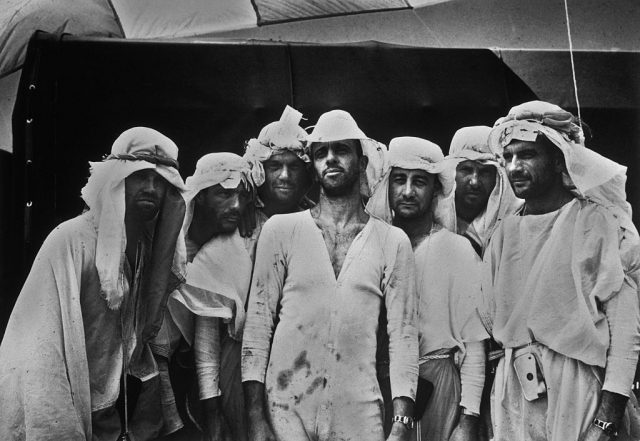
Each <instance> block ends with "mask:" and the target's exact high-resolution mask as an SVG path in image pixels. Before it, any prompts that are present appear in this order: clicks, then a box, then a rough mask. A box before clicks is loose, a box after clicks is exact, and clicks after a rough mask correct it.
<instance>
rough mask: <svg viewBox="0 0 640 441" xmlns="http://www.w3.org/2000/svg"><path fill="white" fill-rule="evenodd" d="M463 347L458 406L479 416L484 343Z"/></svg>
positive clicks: (473, 343)
mask: <svg viewBox="0 0 640 441" xmlns="http://www.w3.org/2000/svg"><path fill="white" fill-rule="evenodd" d="M464 346H465V356H464V359H463V360H462V366H461V367H460V383H461V385H462V392H461V398H460V406H462V407H464V408H465V409H467V410H469V411H471V412H474V413H477V414H479V413H480V401H481V399H482V389H483V387H484V375H485V354H484V341H476V342H472V343H465V345H464Z"/></svg>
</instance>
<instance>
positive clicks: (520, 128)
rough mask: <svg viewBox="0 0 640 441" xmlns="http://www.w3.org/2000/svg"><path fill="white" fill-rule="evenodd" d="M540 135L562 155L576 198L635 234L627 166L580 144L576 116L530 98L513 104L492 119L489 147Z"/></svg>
mask: <svg viewBox="0 0 640 441" xmlns="http://www.w3.org/2000/svg"><path fill="white" fill-rule="evenodd" d="M538 135H544V136H545V137H546V138H547V139H548V140H549V141H551V143H553V144H554V145H555V146H556V147H558V148H559V149H560V150H561V151H562V154H563V156H564V160H565V164H566V166H567V172H566V173H563V182H564V184H565V186H566V187H567V188H568V189H569V190H570V191H571V192H572V193H573V194H574V195H575V196H577V197H578V198H582V199H588V200H591V201H593V202H595V203H597V204H599V205H602V206H604V207H606V208H608V209H610V210H611V211H612V212H613V214H614V215H615V217H616V219H617V220H618V222H619V223H620V226H621V227H623V228H624V229H626V230H628V231H632V232H634V234H635V235H637V231H636V229H635V226H634V225H633V223H632V221H631V206H630V205H629V203H628V202H627V200H626V192H625V183H626V180H627V176H626V174H627V168H626V167H624V166H622V165H620V164H618V163H616V162H614V161H612V160H610V159H608V158H605V157H604V156H602V155H600V154H598V153H596V152H594V151H593V150H590V149H588V148H587V147H585V146H584V134H583V131H582V128H581V127H580V125H579V123H578V121H577V118H575V117H574V116H573V115H572V114H571V113H570V112H567V111H565V110H563V109H562V108H560V107H559V106H556V105H555V104H551V103H547V102H544V101H530V102H527V103H523V104H520V105H518V106H515V107H513V108H512V109H511V110H510V111H509V114H508V115H507V116H505V117H503V118H500V119H498V120H497V121H496V123H495V125H494V127H493V130H492V131H491V133H490V135H489V147H490V148H491V150H492V151H493V152H494V153H496V154H499V155H502V152H503V150H504V148H505V147H506V146H507V145H509V144H510V143H511V142H512V141H515V140H519V141H529V142H534V141H535V140H536V138H537V137H538Z"/></svg>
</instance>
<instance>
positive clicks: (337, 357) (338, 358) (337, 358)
mask: <svg viewBox="0 0 640 441" xmlns="http://www.w3.org/2000/svg"><path fill="white" fill-rule="evenodd" d="M336 361H340V354H339V353H338V352H336Z"/></svg>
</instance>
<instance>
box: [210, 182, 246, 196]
mask: <svg viewBox="0 0 640 441" xmlns="http://www.w3.org/2000/svg"><path fill="white" fill-rule="evenodd" d="M243 191H247V189H246V187H245V185H244V182H240V183H239V184H238V185H237V186H236V187H234V188H225V187H223V186H222V185H220V184H216V185H212V186H211V187H207V188H203V189H202V190H200V193H204V194H205V195H206V196H217V195H221V194H229V193H240V192H243Z"/></svg>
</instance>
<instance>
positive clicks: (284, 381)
mask: <svg viewBox="0 0 640 441" xmlns="http://www.w3.org/2000/svg"><path fill="white" fill-rule="evenodd" d="M292 377H293V370H291V369H285V370H284V371H280V373H279V374H278V389H280V390H284V389H286V388H287V387H289V384H290V383H291V378H292Z"/></svg>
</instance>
